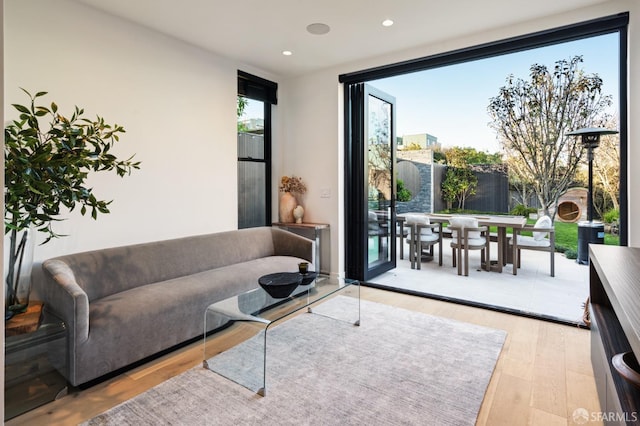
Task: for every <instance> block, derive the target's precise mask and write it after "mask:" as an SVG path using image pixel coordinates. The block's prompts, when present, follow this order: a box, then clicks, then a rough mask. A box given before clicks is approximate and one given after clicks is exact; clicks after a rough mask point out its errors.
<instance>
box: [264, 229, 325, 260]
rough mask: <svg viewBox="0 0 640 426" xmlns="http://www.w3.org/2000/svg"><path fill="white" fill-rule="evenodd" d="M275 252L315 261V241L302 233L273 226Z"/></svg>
mask: <svg viewBox="0 0 640 426" xmlns="http://www.w3.org/2000/svg"><path fill="white" fill-rule="evenodd" d="M271 232H272V235H273V248H274V254H275V255H277V256H294V257H299V258H301V259H305V260H307V261H309V262H313V253H314V244H315V243H314V242H313V241H312V240H310V239H308V238H305V237H303V236H302V235H298V234H294V233H293V232H289V231H285V230H284V229H279V228H271Z"/></svg>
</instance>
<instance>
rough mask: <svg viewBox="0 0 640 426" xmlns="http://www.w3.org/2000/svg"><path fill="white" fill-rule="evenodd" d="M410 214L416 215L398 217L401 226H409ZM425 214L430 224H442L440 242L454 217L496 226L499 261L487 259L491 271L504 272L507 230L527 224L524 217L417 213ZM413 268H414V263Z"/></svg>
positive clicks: (507, 241)
mask: <svg viewBox="0 0 640 426" xmlns="http://www.w3.org/2000/svg"><path fill="white" fill-rule="evenodd" d="M409 214H416V213H403V214H400V215H398V221H399V224H400V226H407V225H406V223H405V216H406V215H409ZM417 214H424V215H425V216H427V217H428V218H429V221H430V222H433V223H440V224H441V231H440V241H442V228H443V225H444V224H445V223H448V222H449V220H450V219H451V218H452V217H453V216H470V217H473V218H475V219H477V220H478V225H479V226H489V227H490V226H495V227H496V228H497V230H498V233H497V238H496V240H497V243H498V259H497V261H495V262H492V261H491V260H490V259H487V261H488V262H489V265H491V267H490V268H488V269H489V270H491V271H496V272H502V268H503V266H505V265H506V264H507V251H508V248H509V239H508V237H507V228H515V229H520V228H523V227H524V226H525V225H526V224H527V218H526V217H524V216H502V215H453V214H443V213H417ZM412 242H413V238H411V239H410V242H409V243H410V244H412ZM440 249H441V250H442V243H441V242H440ZM413 250H414V249H413V247H411V252H412V253H413ZM411 267H412V268H413V267H414V266H413V262H412V265H411Z"/></svg>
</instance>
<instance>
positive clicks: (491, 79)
mask: <svg viewBox="0 0 640 426" xmlns="http://www.w3.org/2000/svg"><path fill="white" fill-rule="evenodd" d="M618 38H619V36H618V34H617V33H614V34H607V35H602V36H597V37H591V38H588V39H583V40H578V41H573V42H569V43H562V44H558V45H554V46H548V47H542V48H538V49H532V50H527V51H523V52H518V53H512V54H508V55H502V56H499V57H493V58H488V59H483V60H478V61H472V62H468V63H464V64H458V65H451V66H446V67H441V68H436V69H432V70H428V71H421V72H416V73H412V74H405V75H402V76H397V77H391V78H386V79H380V80H375V81H371V82H369V84H370V85H371V86H374V87H376V88H377V89H380V90H382V91H383V92H385V93H388V94H389V95H391V96H394V97H395V98H396V136H402V135H405V134H417V133H418V134H419V133H429V134H431V135H433V136H436V137H437V138H438V142H440V143H441V144H442V145H443V146H444V147H452V146H461V147H472V148H475V149H477V150H479V151H487V152H489V153H495V152H498V151H499V150H500V147H499V144H498V142H497V141H496V135H495V132H494V131H493V130H492V129H491V128H490V127H489V125H488V123H489V121H490V117H489V114H488V113H487V106H488V105H489V99H490V98H492V97H495V96H496V95H497V94H498V92H499V89H500V87H502V86H504V85H505V82H506V78H507V76H508V75H509V74H513V75H514V76H515V77H516V78H521V79H524V80H528V79H529V69H530V67H531V65H533V64H540V65H546V66H547V67H548V68H549V69H550V70H551V71H553V67H554V65H555V62H556V61H558V60H561V59H566V60H569V59H570V58H572V57H573V56H577V55H582V57H583V62H582V64H581V67H582V69H583V70H584V71H585V72H586V73H587V74H594V73H595V74H598V75H599V76H600V77H601V78H602V79H603V81H604V85H603V93H604V94H610V95H612V96H613V101H614V109H613V110H612V111H611V112H612V113H613V114H615V115H616V116H617V110H618V108H617V103H618V98H619V97H618V51H619V49H618V45H619V42H618Z"/></svg>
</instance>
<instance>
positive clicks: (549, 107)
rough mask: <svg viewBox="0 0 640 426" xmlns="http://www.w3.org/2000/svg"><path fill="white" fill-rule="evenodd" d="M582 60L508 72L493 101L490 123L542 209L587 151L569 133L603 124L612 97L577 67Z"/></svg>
mask: <svg viewBox="0 0 640 426" xmlns="http://www.w3.org/2000/svg"><path fill="white" fill-rule="evenodd" d="M582 62H583V60H582V57H581V56H575V57H573V58H571V59H569V60H568V61H567V60H559V61H557V62H556V63H555V67H554V69H553V71H549V69H547V67H546V66H544V65H539V64H534V65H532V66H531V68H530V76H529V77H530V78H529V80H528V81H525V80H522V79H516V78H515V77H514V76H513V75H510V76H508V77H507V79H506V85H505V86H503V87H501V88H500V89H499V93H498V95H497V96H496V97H493V98H491V99H490V101H489V107H488V112H489V115H490V117H491V118H492V122H491V123H490V125H491V127H492V128H493V129H494V130H495V131H496V132H497V136H498V139H499V141H500V143H501V145H502V147H503V149H504V151H505V153H506V156H507V157H515V160H514V161H516V162H517V164H519V165H521V166H522V167H518V168H515V169H513V170H512V172H513V173H516V174H517V176H518V178H519V179H520V181H522V182H530V183H531V184H532V185H533V190H534V192H535V194H536V196H537V198H538V200H539V202H540V205H541V206H542V209H543V210H544V214H550V210H551V207H555V206H556V205H557V202H558V198H559V197H560V196H561V195H562V194H563V193H564V192H565V191H566V190H567V189H568V188H569V186H570V185H571V182H572V181H573V180H574V177H575V175H576V171H577V169H578V165H579V164H580V160H581V158H582V155H583V147H582V144H581V141H580V140H579V138H576V137H572V136H569V137H567V136H565V134H566V133H567V132H569V131H571V130H576V129H579V128H582V127H600V126H601V125H602V123H604V122H605V120H606V114H605V109H606V108H607V107H608V106H610V105H611V102H612V101H611V96H610V95H603V94H602V79H601V78H600V77H599V76H598V75H597V74H585V72H584V71H583V70H582V69H581V68H579V65H580V64H581V63H582ZM554 211H555V210H554Z"/></svg>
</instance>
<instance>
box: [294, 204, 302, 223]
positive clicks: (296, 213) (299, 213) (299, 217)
mask: <svg viewBox="0 0 640 426" xmlns="http://www.w3.org/2000/svg"><path fill="white" fill-rule="evenodd" d="M302 216H304V208H303V207H302V206H301V205H298V206H296V208H295V209H293V217H294V218H295V219H296V223H302Z"/></svg>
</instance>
